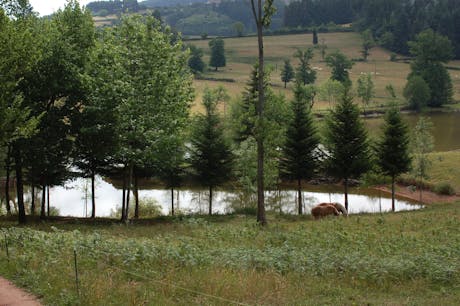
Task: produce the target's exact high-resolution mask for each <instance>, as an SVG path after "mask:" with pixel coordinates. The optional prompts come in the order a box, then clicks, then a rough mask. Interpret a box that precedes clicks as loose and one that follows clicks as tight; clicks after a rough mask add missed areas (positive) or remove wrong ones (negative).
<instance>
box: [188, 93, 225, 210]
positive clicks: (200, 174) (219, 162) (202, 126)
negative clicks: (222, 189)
mask: <svg viewBox="0 0 460 306" xmlns="http://www.w3.org/2000/svg"><path fill="white" fill-rule="evenodd" d="M216 102H217V101H216V99H215V95H214V93H213V92H211V91H209V90H205V92H204V95H203V104H204V107H205V110H206V114H205V115H198V116H197V118H196V121H195V124H194V127H193V131H192V138H191V141H190V143H191V149H190V150H191V152H190V155H191V156H190V162H191V165H192V168H193V170H194V171H195V174H196V179H197V181H198V182H199V183H200V184H201V185H202V186H206V187H208V188H209V215H212V197H213V190H214V188H215V187H217V186H219V185H221V184H223V183H225V182H226V181H228V180H229V179H230V177H231V173H232V164H233V153H232V151H231V149H230V145H229V144H228V143H227V141H226V139H225V138H224V131H223V126H222V123H221V119H220V117H219V115H218V114H217V111H216Z"/></svg>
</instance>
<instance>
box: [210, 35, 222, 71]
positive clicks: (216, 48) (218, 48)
mask: <svg viewBox="0 0 460 306" xmlns="http://www.w3.org/2000/svg"><path fill="white" fill-rule="evenodd" d="M209 48H210V49H211V58H210V59H209V66H211V67H215V68H216V71H217V68H219V67H225V66H226V59H225V49H224V40H223V39H222V38H214V39H212V40H211V41H209Z"/></svg>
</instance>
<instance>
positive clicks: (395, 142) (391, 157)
mask: <svg viewBox="0 0 460 306" xmlns="http://www.w3.org/2000/svg"><path fill="white" fill-rule="evenodd" d="M376 156H377V158H378V159H377V160H378V165H379V167H380V169H381V170H382V172H383V173H384V174H386V175H389V176H391V210H392V211H395V179H396V178H397V177H398V176H399V175H400V174H402V173H404V172H406V171H408V170H409V167H410V164H411V160H412V159H411V157H410V154H409V131H408V128H407V125H406V124H405V123H404V122H403V120H402V118H401V113H400V112H399V109H398V108H396V106H393V107H392V108H391V109H390V110H389V111H388V112H387V114H386V116H385V123H384V125H383V136H382V138H381V140H380V141H379V142H378V144H377V147H376Z"/></svg>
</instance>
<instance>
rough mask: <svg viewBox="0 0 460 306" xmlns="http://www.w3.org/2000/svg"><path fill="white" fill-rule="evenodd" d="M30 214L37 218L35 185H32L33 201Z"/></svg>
mask: <svg viewBox="0 0 460 306" xmlns="http://www.w3.org/2000/svg"><path fill="white" fill-rule="evenodd" d="M30 213H31V215H32V216H35V185H34V184H32V201H31V204H30Z"/></svg>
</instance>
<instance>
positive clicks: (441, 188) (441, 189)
mask: <svg viewBox="0 0 460 306" xmlns="http://www.w3.org/2000/svg"><path fill="white" fill-rule="evenodd" d="M434 192H436V193H437V194H441V195H449V196H451V195H455V189H454V187H452V185H451V184H449V183H448V182H442V183H438V184H436V185H435V186H434Z"/></svg>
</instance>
